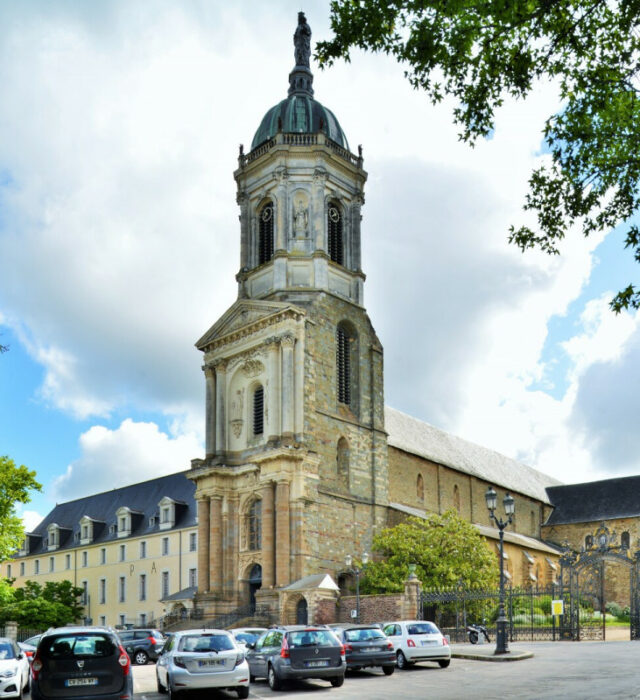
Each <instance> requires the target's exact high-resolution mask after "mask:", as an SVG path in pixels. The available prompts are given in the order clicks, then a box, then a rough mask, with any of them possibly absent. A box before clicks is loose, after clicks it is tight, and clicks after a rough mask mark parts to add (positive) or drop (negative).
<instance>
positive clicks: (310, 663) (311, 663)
mask: <svg viewBox="0 0 640 700" xmlns="http://www.w3.org/2000/svg"><path fill="white" fill-rule="evenodd" d="M328 665H329V662H328V661H307V667H308V668H318V667H319V666H328Z"/></svg>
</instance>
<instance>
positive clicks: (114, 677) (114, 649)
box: [31, 626, 133, 700]
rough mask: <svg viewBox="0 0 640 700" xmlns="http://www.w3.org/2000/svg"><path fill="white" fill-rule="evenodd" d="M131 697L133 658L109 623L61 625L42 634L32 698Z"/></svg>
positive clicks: (85, 699)
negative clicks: (108, 625) (76, 625)
mask: <svg viewBox="0 0 640 700" xmlns="http://www.w3.org/2000/svg"><path fill="white" fill-rule="evenodd" d="M94 697H95V698H99V700H131V699H132V698H133V676H132V673H131V660H130V659H129V656H128V655H127V652H126V651H125V650H124V647H123V646H122V643H121V642H120V639H119V638H118V636H117V635H116V633H115V632H114V631H113V630H111V629H109V628H107V627H85V626H78V627H58V628H55V629H50V630H48V631H47V632H45V633H44V634H43V635H42V638H41V639H40V643H39V644H38V649H37V650H36V653H35V656H34V658H33V662H32V663H31V698H32V700H74V699H76V698H77V700H90V698H94Z"/></svg>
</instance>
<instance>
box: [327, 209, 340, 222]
mask: <svg viewBox="0 0 640 700" xmlns="http://www.w3.org/2000/svg"><path fill="white" fill-rule="evenodd" d="M329 219H330V220H331V221H333V222H334V223H335V222H337V221H340V212H339V211H338V210H337V209H336V208H335V207H329Z"/></svg>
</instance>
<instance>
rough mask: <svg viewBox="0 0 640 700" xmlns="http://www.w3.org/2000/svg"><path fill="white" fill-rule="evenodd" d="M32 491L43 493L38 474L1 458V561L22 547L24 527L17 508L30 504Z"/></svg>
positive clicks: (7, 458)
mask: <svg viewBox="0 0 640 700" xmlns="http://www.w3.org/2000/svg"><path fill="white" fill-rule="evenodd" d="M30 491H42V486H41V484H39V483H38V482H37V481H36V473H35V472H34V471H31V470H30V469H27V467H25V466H24V465H22V466H20V467H16V465H15V462H14V461H13V460H12V459H9V457H6V456H5V457H3V456H0V561H5V560H6V559H8V558H9V557H10V556H11V555H12V554H13V553H14V552H15V551H16V550H17V549H18V548H19V547H20V543H21V542H22V539H23V537H24V526H23V524H22V520H21V519H20V518H19V517H18V516H17V515H16V508H15V506H16V503H28V502H29V501H30V500H31V496H30V494H29V492H30Z"/></svg>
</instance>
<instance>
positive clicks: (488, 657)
mask: <svg viewBox="0 0 640 700" xmlns="http://www.w3.org/2000/svg"><path fill="white" fill-rule="evenodd" d="M451 656H452V657H453V658H454V659H470V660H472V661H493V662H498V663H502V662H505V661H523V660H524V659H531V658H532V657H533V652H532V651H517V652H515V653H513V652H512V653H509V654H499V655H498V656H496V655H494V654H479V653H473V652H467V651H453V650H452V651H451Z"/></svg>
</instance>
